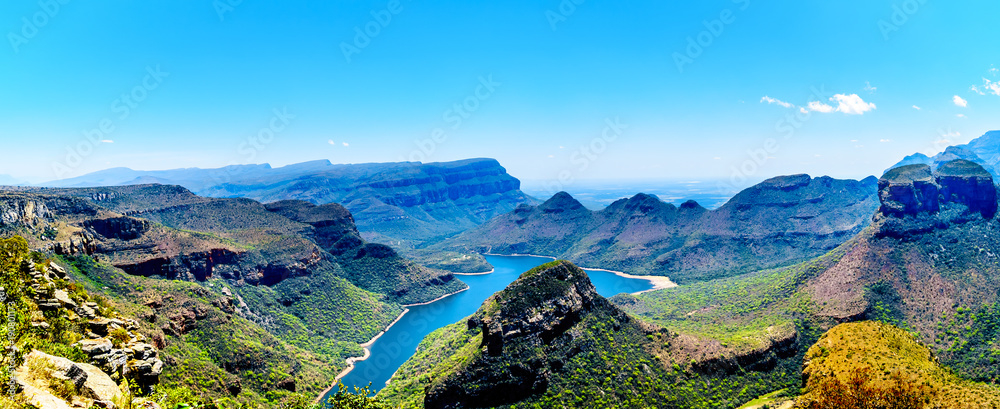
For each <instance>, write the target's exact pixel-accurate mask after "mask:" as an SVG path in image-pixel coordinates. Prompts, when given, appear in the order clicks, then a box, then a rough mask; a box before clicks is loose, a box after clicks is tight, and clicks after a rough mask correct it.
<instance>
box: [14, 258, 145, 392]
mask: <svg viewBox="0 0 1000 409" xmlns="http://www.w3.org/2000/svg"><path fill="white" fill-rule="evenodd" d="M29 267H30V271H32V274H31V284H30V287H31V288H32V290H33V294H34V301H35V304H36V305H37V306H38V308H39V309H40V310H42V311H54V312H56V313H57V314H59V315H61V316H63V317H65V318H66V319H67V320H68V321H70V322H72V323H75V324H77V325H79V326H80V327H81V328H84V329H86V330H87V331H86V333H85V334H84V335H85V338H84V339H82V340H80V341H79V342H77V343H76V346H78V347H79V348H80V350H81V351H83V352H84V353H85V354H87V356H88V357H89V360H88V362H87V363H81V364H79V365H81V367H82V368H83V369H85V370H86V371H85V372H87V373H93V372H94V371H92V370H90V366H93V367H94V368H99V369H97V372H101V375H103V376H104V377H108V378H109V380H119V381H120V380H122V379H123V378H128V379H130V380H131V381H132V383H133V384H134V385H136V386H138V387H139V388H141V389H143V390H150V388H151V387H152V386H153V385H156V384H157V383H159V377H160V374H161V373H162V372H163V365H164V364H163V361H162V360H160V358H159V351H158V350H157V349H156V348H155V347H153V346H152V345H150V344H148V343H146V341H147V339H146V336H145V335H143V334H141V333H140V332H139V323H138V322H136V321H135V320H133V319H128V318H124V317H121V316H119V315H117V314H116V313H109V314H102V308H101V306H100V305H98V304H97V303H95V302H91V301H87V300H85V299H82V300H81V299H77V300H74V299H73V297H71V296H70V295H69V293H68V292H67V291H66V290H63V289H58V288H57V287H58V286H57V285H56V283H55V280H56V279H59V280H65V279H66V278H67V274H66V272H65V270H63V268H62V267H59V266H58V265H57V264H48V266H46V265H42V264H39V265H35V264H34V263H31V264H29ZM31 325H32V326H33V327H40V328H48V326H49V324H48V322H46V320H45V318H43V317H36V318H35V319H34V320H33V321H32V323H31ZM60 362H61V361H60ZM63 363H64V362H63ZM61 364H62V363H60V365H61ZM83 365H89V366H83ZM67 368H68V367H67ZM67 370H68V369H67ZM102 371H103V372H102ZM95 375H96V374H95ZM94 379H95V382H96V379H103V378H99V377H95V378H94ZM111 384H112V385H115V382H113V381H112V382H111ZM116 388H117V387H116ZM95 393H96V392H95ZM104 397H106V396H103V395H100V396H98V395H94V396H93V398H94V399H97V400H107V399H103V398H104Z"/></svg>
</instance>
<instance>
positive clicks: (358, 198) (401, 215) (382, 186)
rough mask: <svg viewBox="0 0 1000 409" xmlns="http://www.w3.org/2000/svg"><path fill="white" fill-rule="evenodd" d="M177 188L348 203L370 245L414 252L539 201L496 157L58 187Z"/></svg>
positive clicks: (98, 178)
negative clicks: (432, 240)
mask: <svg viewBox="0 0 1000 409" xmlns="http://www.w3.org/2000/svg"><path fill="white" fill-rule="evenodd" d="M149 183H159V184H173V185H179V186H184V187H186V188H188V189H190V190H191V191H192V192H194V193H196V194H198V195H201V196H208V197H220V198H231V197H243V198H249V199H254V200H257V201H260V202H264V203H268V202H275V201H281V200H303V201H308V202H310V203H313V204H317V205H321V204H328V203H340V204H342V205H344V206H345V207H346V208H347V209H348V210H350V211H351V213H353V214H354V216H355V217H356V218H357V223H358V227H359V230H360V231H361V232H362V234H363V235H364V237H365V238H366V239H368V240H373V241H377V242H381V243H384V244H390V245H393V246H394V247H396V248H399V249H404V250H405V249H408V248H410V247H412V246H414V245H417V244H420V243H422V242H423V241H425V240H428V239H430V238H434V237H438V236H444V235H452V234H455V233H458V232H460V231H463V230H466V229H469V228H472V227H475V226H478V225H479V224H481V223H483V222H485V221H487V220H489V219H490V218H492V217H494V216H497V215H500V214H503V213H506V212H509V211H510V210H512V209H514V207H516V206H517V205H518V204H521V203H531V202H532V201H533V199H531V198H530V197H528V196H527V195H525V194H524V193H522V192H521V191H520V190H519V188H520V181H519V180H517V179H516V178H514V177H512V176H510V175H509V174H507V171H506V169H504V168H503V167H502V166H500V163H499V162H497V161H496V160H494V159H467V160H462V161H455V162H444V163H419V162H402V163H368V164H352V165H335V164H331V163H330V162H329V161H314V162H305V163H300V164H294V165H288V166H285V167H280V168H272V167H271V166H270V165H267V164H264V165H234V166H228V167H224V168H219V169H197V168H192V169H176V170H164V171H136V170H132V169H127V168H115V169H108V170H104V171H100V172H95V173H92V174H88V175H84V176H80V177H76V178H72V179H66V180H60V181H53V182H48V183H46V184H44V185H45V186H50V187H95V186H116V185H135V184H149Z"/></svg>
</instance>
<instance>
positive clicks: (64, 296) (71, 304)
mask: <svg viewBox="0 0 1000 409" xmlns="http://www.w3.org/2000/svg"><path fill="white" fill-rule="evenodd" d="M53 298H55V299H56V300H57V301H59V302H60V303H62V305H63V306H64V307H66V308H70V309H76V307H77V305H76V301H73V299H72V298H69V293H67V292H66V290H56V291H55V295H53Z"/></svg>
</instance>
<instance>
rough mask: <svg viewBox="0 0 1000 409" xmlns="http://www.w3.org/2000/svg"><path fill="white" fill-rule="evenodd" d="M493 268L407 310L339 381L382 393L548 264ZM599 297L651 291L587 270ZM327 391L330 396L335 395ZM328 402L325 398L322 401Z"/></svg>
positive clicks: (503, 259) (519, 260)
mask: <svg viewBox="0 0 1000 409" xmlns="http://www.w3.org/2000/svg"><path fill="white" fill-rule="evenodd" d="M486 259H487V260H488V261H489V262H490V264H492V265H493V267H494V268H495V269H494V271H493V272H492V273H489V274H481V275H461V276H460V278H461V280H462V281H464V282H466V283H467V284H469V289H468V290H466V291H462V292H460V293H458V294H455V295H452V296H449V297H446V298H443V299H441V300H438V301H435V302H432V303H430V304H427V305H417V306H412V307H409V312H407V313H406V314H405V315H403V317H402V318H401V319H400V320H399V321H398V322H396V324H395V325H393V326H392V328H389V330H388V331H386V332H385V334H383V335H382V336H381V337H380V338H379V339H378V340H376V341H375V343H374V344H372V345H371V347H369V348H370V350H371V356H370V357H369V358H368V359H367V360H364V361H360V362H357V363H356V364H355V365H356V366H355V368H354V370H352V371H351V372H350V373H349V374H348V375H347V376H345V377H344V378H343V382H344V384H345V385H347V386H348V387H353V386H359V387H363V386H365V385H368V383H369V382H370V383H371V385H372V391H373V392H374V391H378V390H380V389H382V388H383V387H385V384H386V381H388V380H389V378H391V377H392V375H393V374H394V373H395V372H396V370H397V369H399V367H400V366H402V365H403V363H404V362H406V360H407V359H409V358H410V356H412V355H413V354H414V353H415V352H416V351H417V346H418V345H419V344H420V341H422V340H423V339H424V337H426V336H427V335H428V334H430V333H431V332H433V331H434V330H436V329H438V328H441V327H444V326H446V325H451V324H454V323H456V322H458V321H459V320H462V319H463V318H466V317H468V316H469V315H472V313H474V312H476V310H478V309H479V307H480V306H481V305H482V304H483V301H486V299H487V298H489V296H491V295H493V294H494V293H496V292H497V291H500V290H502V289H504V288H506V287H507V285H509V284H510V283H512V282H514V280H516V279H517V278H518V277H519V276H520V275H521V273H524V272H525V271H528V270H530V269H531V268H533V267H536V266H538V265H541V264H544V263H546V262H549V261H552V259H551V258H545V257H535V256H486ZM587 273H588V274H589V275H590V281H591V282H593V283H594V286H595V287H596V288H597V292H598V294H601V295H602V296H605V297H610V296H613V295H615V294H620V293H634V292H639V291H645V290H649V289H651V288H653V284H652V283H651V282H650V281H648V280H643V279H635V278H626V277H622V276H619V275H616V274H614V273H611V272H607V271H601V270H587ZM334 392H335V391H331V392H330V393H334ZM328 397H329V394H328V396H324V397H323V399H324V401H325V400H326V399H327V398H328Z"/></svg>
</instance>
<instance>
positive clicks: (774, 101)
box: [760, 95, 793, 108]
mask: <svg viewBox="0 0 1000 409" xmlns="http://www.w3.org/2000/svg"><path fill="white" fill-rule="evenodd" d="M760 102H767V103H768V104H778V105H780V106H782V107H785V108H791V107H793V105H792V104H790V103H787V102H785V101H782V100H779V99H775V98H771V97H769V96H767V95H765V96H764V98H761V99H760Z"/></svg>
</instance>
